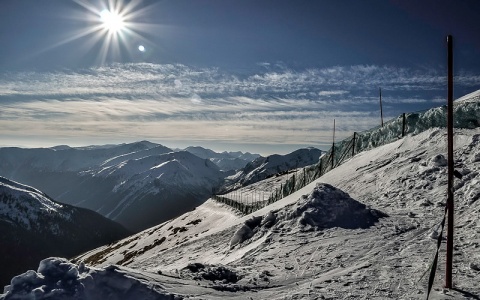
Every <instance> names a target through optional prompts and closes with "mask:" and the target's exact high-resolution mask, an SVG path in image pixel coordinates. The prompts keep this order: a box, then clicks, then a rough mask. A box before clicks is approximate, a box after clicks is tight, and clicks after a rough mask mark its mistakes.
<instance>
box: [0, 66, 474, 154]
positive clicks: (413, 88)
mask: <svg viewBox="0 0 480 300" xmlns="http://www.w3.org/2000/svg"><path fill="white" fill-rule="evenodd" d="M259 68H260V69H259V70H257V71H256V72H251V73H250V74H247V75H246V74H236V73H234V72H226V71H222V70H220V69H217V68H192V67H188V66H185V65H156V64H145V63H142V64H122V65H120V64H118V65H112V66H108V67H100V68H93V69H87V70H80V71H62V72H50V73H36V72H30V73H26V72H24V73H4V74H1V75H0V102H1V103H2V109H1V110H0V126H1V129H0V136H10V137H11V136H16V137H19V136H22V135H25V136H26V137H29V136H31V135H32V134H34V135H37V136H45V137H55V136H57V137H58V136H65V137H67V136H77V137H85V139H87V140H88V138H89V137H97V138H98V137H104V138H105V139H106V140H105V142H109V140H108V138H109V137H111V136H112V135H114V136H115V137H117V138H118V139H121V138H125V139H128V138H129V137H138V139H141V138H149V139H153V140H157V141H163V140H206V141H208V140H211V141H218V140H223V141H225V142H232V143H237V144H238V143H259V142H262V143H267V144H268V143H270V144H314V145H319V144H322V141H325V140H326V139H328V137H329V136H330V135H331V134H330V129H331V123H332V120H333V118H335V119H337V120H338V121H337V124H340V125H339V131H340V132H339V136H340V137H342V136H347V135H349V134H350V133H351V132H353V131H355V130H357V131H358V130H365V129H368V128H370V127H372V126H375V125H377V123H378V121H377V119H378V116H377V113H378V110H379V108H378V95H377V93H378V87H380V86H381V87H382V90H383V91H384V95H385V96H384V99H383V100H384V103H385V104H386V105H387V106H388V108H389V111H386V112H385V114H386V115H387V116H390V117H393V116H395V115H396V114H398V113H400V112H401V111H402V110H404V111H405V110H407V111H410V110H415V109H424V108H426V107H428V106H435V105H437V104H438V99H440V98H441V96H442V95H443V94H444V83H445V77H444V76H443V75H441V74H440V73H439V72H437V71H435V70H410V69H403V68H395V67H389V66H348V67H343V66H338V67H331V68H324V69H309V70H303V71H294V70H289V69H287V68H281V69H278V68H277V69H276V70H275V71H272V70H273V68H272V67H271V66H270V65H269V64H266V63H265V64H263V65H261V66H260V67H259ZM456 82H457V83H458V84H460V85H463V86H464V87H480V76H477V75H474V74H467V73H461V74H460V75H459V76H458V78H456Z"/></svg>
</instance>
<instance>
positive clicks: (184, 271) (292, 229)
mask: <svg viewBox="0 0 480 300" xmlns="http://www.w3.org/2000/svg"><path fill="white" fill-rule="evenodd" d="M445 149H446V138H445V131H444V130H440V129H433V130H429V131H427V132H424V133H422V134H419V135H417V136H413V137H412V136H407V137H405V138H404V139H401V140H399V141H397V142H394V143H392V144H388V145H385V146H382V147H379V148H377V149H374V150H371V151H368V152H364V153H360V154H358V155H356V156H355V157H354V158H353V159H351V160H350V161H349V162H347V163H345V164H344V165H342V166H340V167H338V168H337V169H335V170H333V171H331V172H329V173H327V174H326V175H325V176H323V177H321V178H320V179H318V180H317V181H316V182H313V183H311V184H310V185H308V186H306V187H305V188H303V189H301V190H299V191H297V192H295V193H294V194H292V195H290V196H288V197H286V198H284V199H282V200H280V201H278V202H276V203H274V204H272V205H270V206H268V207H265V208H263V209H262V210H260V211H257V212H255V213H253V214H252V215H248V216H245V217H241V216H238V215H235V213H234V212H233V211H232V210H230V209H229V208H228V207H226V206H223V205H221V204H218V203H215V202H213V201H212V200H209V201H207V202H206V203H205V204H204V205H202V206H200V207H199V208H197V209H196V210H195V211H192V212H190V213H187V214H185V215H183V216H181V217H179V218H177V219H175V220H171V221H169V222H166V223H164V224H161V225H159V226H157V227H154V228H151V229H148V230H145V231H143V232H141V233H138V234H136V235H134V236H131V237H129V238H127V239H125V240H122V241H119V242H118V243H115V244H112V245H108V246H104V247H101V248H98V249H97V250H94V251H90V252H88V253H86V254H84V255H82V256H80V257H79V258H77V261H81V260H83V261H85V262H86V263H87V264H92V265H94V266H96V267H102V268H103V267H106V266H108V265H110V264H120V265H123V266H125V267H127V268H125V267H119V271H118V272H124V273H128V274H130V275H131V276H132V277H134V278H137V280H139V281H142V280H144V283H146V282H150V283H152V284H157V285H158V284H160V285H161V284H163V286H164V287H167V286H168V287H167V288H166V291H163V292H161V293H167V292H168V293H174V294H177V295H182V296H188V298H191V299H205V298H208V299H223V298H227V297H228V298H232V299H249V297H251V298H253V299H267V298H268V299H285V298H286V299H304V298H307V299H315V298H322V297H325V298H332V299H350V298H352V299H353V298H355V299H424V298H425V293H426V283H427V277H426V276H424V277H422V275H423V274H424V273H425V272H426V271H428V269H429V265H430V263H431V261H432V259H433V255H434V251H435V244H436V240H435V239H434V238H435V237H436V236H437V235H438V230H439V229H438V225H439V223H440V221H441V218H442V216H443V211H444V205H445V194H446V166H445V159H444V157H445V156H446V154H445ZM455 151H456V152H455V160H456V163H455V164H456V169H457V170H458V172H459V173H460V174H462V175H463V177H462V178H461V179H456V182H455V185H456V187H455V197H456V223H455V232H456V235H455V241H454V243H455V245H456V246H455V255H454V270H455V274H454V282H455V285H456V287H457V290H450V291H443V289H442V288H441V287H442V282H441V281H442V278H443V274H444V268H443V256H444V248H442V249H443V250H442V251H441V255H442V259H441V262H440V265H439V270H438V272H437V279H436V281H435V289H434V291H433V295H432V297H431V299H452V298H455V299H462V298H469V297H472V295H479V294H480V287H479V286H478V278H480V255H479V252H478V249H479V247H480V239H479V236H480V219H479V218H478V216H479V213H480V188H479V186H480V185H479V182H480V129H476V130H457V131H456V138H455ZM346 193H348V194H346ZM348 213H353V214H354V215H347V214H348ZM341 216H343V217H341ZM342 222H347V223H348V224H347V225H345V224H343V223H342ZM132 269H133V270H132ZM146 278H148V279H146ZM99 289H101V287H99ZM473 298H475V297H473Z"/></svg>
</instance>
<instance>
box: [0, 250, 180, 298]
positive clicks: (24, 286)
mask: <svg viewBox="0 0 480 300" xmlns="http://www.w3.org/2000/svg"><path fill="white" fill-rule="evenodd" d="M99 287H101V288H99ZM0 299H18V300H23V299H25V300H30V299H51V300H57V299H58V300H70V299H71V300H73V299H89V300H97V299H98V300H104V299H111V300H114V299H122V300H138V299H144V300H150V299H151V300H154V299H155V300H157V299H158V300H161V299H168V300H174V299H182V297H176V296H175V295H173V294H170V293H168V292H166V291H164V290H162V288H161V287H160V286H158V285H157V286H155V285H146V284H143V283H142V282H140V281H139V280H137V279H134V278H132V277H130V276H127V275H126V274H125V273H123V272H121V271H120V270H119V269H118V268H116V267H115V266H110V267H107V268H103V269H100V268H92V267H87V266H85V265H84V264H79V265H75V264H73V263H71V262H69V261H68V260H66V259H64V258H55V257H51V258H48V259H44V260H42V261H41V262H40V265H39V267H38V270H37V272H35V271H33V270H30V271H27V272H25V273H24V274H21V275H19V276H16V277H14V278H13V279H12V282H11V284H10V285H7V286H6V287H5V289H4V294H3V295H0Z"/></svg>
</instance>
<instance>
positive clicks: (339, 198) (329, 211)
mask: <svg viewBox="0 0 480 300" xmlns="http://www.w3.org/2000/svg"><path fill="white" fill-rule="evenodd" d="M386 216H387V215H386V214H385V213H383V212H381V211H378V210H375V209H371V208H368V207H367V206H366V205H364V204H362V203H360V202H358V201H356V200H354V199H352V198H351V197H350V196H349V195H348V194H347V193H345V192H343V191H342V190H340V189H337V188H335V187H333V186H331V185H329V184H326V183H318V184H317V186H316V187H315V188H314V189H313V191H312V192H311V193H310V194H309V195H308V196H302V197H301V198H300V199H298V201H297V202H295V203H293V204H291V205H287V206H285V207H284V208H281V209H280V210H277V211H270V212H268V213H267V214H266V215H264V216H254V217H252V218H250V219H248V220H246V221H245V222H244V224H243V225H242V226H241V227H240V228H239V229H238V230H237V231H236V232H235V234H234V236H233V237H232V239H231V241H230V246H231V247H234V246H235V245H237V244H240V243H242V242H244V241H246V240H248V239H250V238H252V237H253V236H254V235H255V234H256V233H257V232H258V233H260V234H261V233H262V232H266V231H268V230H269V229H270V228H271V229H272V231H276V230H277V229H292V230H295V229H298V230H300V231H312V230H323V229H328V228H333V227H341V228H345V229H357V228H368V227H370V226H372V225H373V224H375V223H376V222H377V221H378V220H379V219H380V218H382V217H386Z"/></svg>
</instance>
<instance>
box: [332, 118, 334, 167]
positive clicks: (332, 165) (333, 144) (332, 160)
mask: <svg viewBox="0 0 480 300" xmlns="http://www.w3.org/2000/svg"><path fill="white" fill-rule="evenodd" d="M334 158H335V119H333V143H332V170H333V168H334V166H335V163H334Z"/></svg>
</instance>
